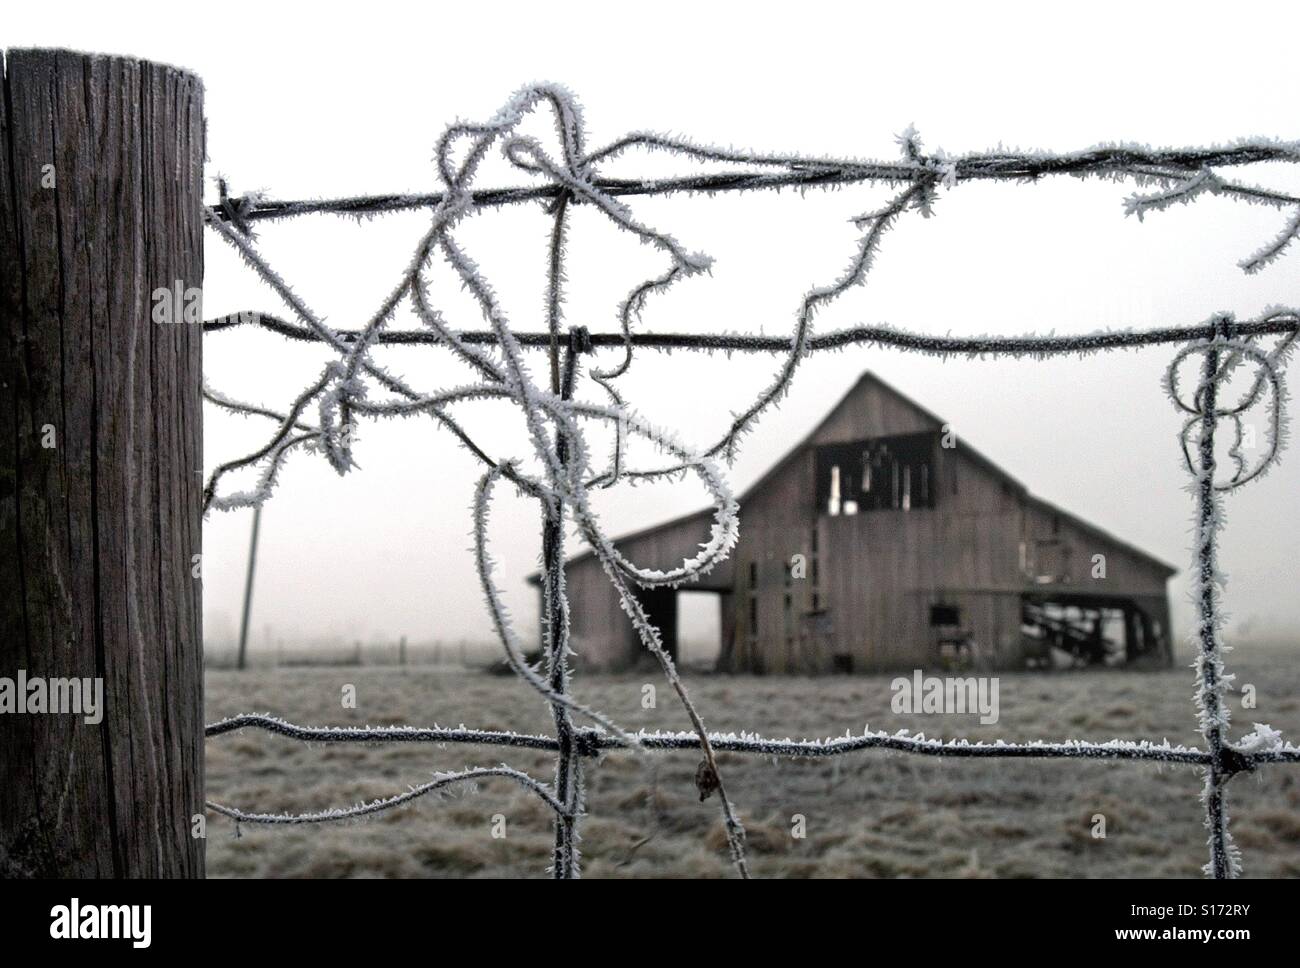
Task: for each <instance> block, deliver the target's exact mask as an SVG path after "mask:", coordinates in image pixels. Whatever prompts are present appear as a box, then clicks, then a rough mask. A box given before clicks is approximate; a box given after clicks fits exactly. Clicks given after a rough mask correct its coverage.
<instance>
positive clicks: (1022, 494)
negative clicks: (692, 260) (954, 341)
mask: <svg viewBox="0 0 1300 968" xmlns="http://www.w3.org/2000/svg"><path fill="white" fill-rule="evenodd" d="M868 385H874V386H877V387H879V388H880V389H882V390H884V391H885V392H886V393H888V394H890V395H891V396H893V397H894V398H895V399H896V400H899V401H900V402H902V403H904V404H906V405H907V406H909V407H911V408H912V409H913V410H915V411H916V412H917V413H919V414H920V415H921V416H922V417H923V418H924V419H926V420H928V421H930V422H931V423H933V424H934V427H935V429H936V430H937V429H939V428H941V427H942V426H943V425H944V420H943V418H942V417H939V416H938V415H937V414H935V413H933V412H931V411H930V410H927V409H926V408H925V407H923V406H921V404H919V403H917V402H916V401H915V400H913V399H912V398H911V397H909V396H907V395H906V394H904V393H902V392H901V391H899V390H897V389H895V388H894V387H893V386H891V385H890V384H888V383H886V382H885V381H884V380H882V379H880V377H878V376H876V375H875V374H874V373H872V372H871V371H870V370H863V371H862V375H861V376H859V377H858V378H857V380H855V381H854V383H853V386H851V387H849V389H848V390H847V391H845V393H844V395H843V396H841V397H840V399H839V400H838V401H837V402H836V404H835V406H833V407H831V408H830V410H828V411H826V415H825V416H824V417H822V419H821V420H819V421H818V422H817V423H816V425H814V427H813V429H812V430H811V431H809V432H808V433H807V434H806V435H805V436H804V437H803V439H802V440H800V441H799V442H798V443H797V444H795V445H794V446H793V447H791V448H790V450H789V451H787V452H786V454H785V456H784V457H782V458H781V459H780V460H778V461H777V462H776V463H774V464H773V465H772V466H771V467H769V468H768V469H767V471H766V472H764V473H763V474H762V475H761V476H760V477H759V478H758V479H757V480H756V481H754V483H753V484H751V485H749V487H747V488H745V490H744V492H743V493H742V494H741V495H740V497H739V498H738V499H737V500H738V501H739V503H740V504H741V506H742V507H743V505H744V504H745V502H746V501H747V500H748V499H749V498H750V497H751V496H753V495H754V494H757V493H758V492H759V491H760V490H761V489H762V488H763V487H764V486H765V485H766V484H767V482H768V481H770V480H771V479H772V478H774V477H775V476H776V475H777V474H778V473H780V472H781V471H782V470H783V469H784V468H785V467H786V465H788V464H789V463H791V462H792V461H794V460H797V459H798V457H799V455H800V454H802V453H803V451H804V450H805V449H806V448H807V447H809V446H811V445H812V443H813V441H815V440H816V439H817V438H818V436H819V435H820V434H821V432H822V430H823V428H825V426H826V425H827V423H829V422H830V420H831V419H832V418H833V417H834V416H835V414H836V412H838V411H839V409H840V408H841V407H842V406H844V404H845V403H847V402H848V401H849V400H850V399H852V398H853V396H854V395H855V394H857V393H858V392H859V391H860V390H861V389H862V388H863V387H864V386H868ZM961 452H962V455H963V456H964V457H965V458H966V459H968V460H970V461H972V462H973V463H974V464H976V465H977V466H979V467H980V468H981V469H982V470H984V471H986V472H987V473H988V474H989V475H990V476H992V477H994V478H996V479H997V480H998V481H1000V482H1001V483H1002V484H1003V485H1004V486H1005V487H1007V488H1008V489H1009V490H1010V491H1011V492H1012V493H1014V494H1015V495H1016V496H1017V497H1019V498H1020V499H1022V500H1023V501H1025V502H1026V503H1027V504H1030V505H1033V506H1034V507H1036V508H1038V509H1040V510H1042V511H1045V512H1047V513H1049V514H1055V515H1058V516H1060V517H1061V518H1062V519H1063V520H1065V521H1068V522H1069V523H1070V524H1071V525H1073V526H1074V527H1076V528H1078V529H1079V530H1081V531H1084V532H1086V533H1087V534H1089V535H1091V536H1092V537H1094V538H1096V539H1098V540H1099V541H1104V542H1106V543H1108V544H1111V545H1114V546H1115V547H1117V548H1121V549H1123V550H1124V551H1127V552H1128V553H1129V554H1132V555H1134V556H1135V557H1137V558H1139V559H1141V560H1142V561H1145V562H1147V563H1148V564H1150V565H1153V566H1155V567H1156V568H1158V569H1161V570H1163V571H1164V572H1165V577H1166V578H1167V577H1169V576H1171V575H1174V574H1177V572H1178V569H1177V568H1174V567H1173V566H1172V565H1169V564H1167V563H1166V562H1164V561H1161V560H1160V559H1159V558H1156V557H1155V556H1154V555H1150V554H1148V553H1147V552H1145V551H1143V550H1142V549H1141V548H1138V547H1137V546H1136V545H1132V544H1129V543H1128V542H1127V541H1123V540H1121V539H1120V538H1117V537H1115V536H1114V535H1113V534H1111V533H1109V532H1108V531H1106V530H1104V529H1102V528H1099V527H1097V526H1096V525H1095V524H1091V523H1090V522H1088V521H1085V520H1084V519H1083V518H1081V517H1079V516H1078V515H1076V514H1073V513H1071V512H1070V511H1067V510H1065V509H1064V508H1062V507H1059V506H1058V505H1055V504H1052V503H1051V502H1050V501H1046V500H1044V499H1043V498H1040V497H1037V496H1035V495H1033V494H1031V493H1030V492H1029V488H1027V487H1026V486H1025V485H1024V484H1022V483H1021V482H1020V481H1019V480H1017V479H1016V478H1015V477H1013V476H1011V475H1010V474H1008V473H1007V472H1006V471H1004V470H1003V469H1002V468H1001V467H999V466H998V465H997V464H995V463H993V461H991V460H990V459H989V458H987V457H985V456H984V455H983V454H981V453H980V452H979V451H977V450H975V448H973V447H971V446H970V445H969V444H967V443H965V442H964V441H963V443H962V450H961ZM712 514H713V508H712V507H707V508H701V509H700V510H699V511H693V512H691V513H690V514H683V515H680V516H678V517H675V518H672V519H670V520H668V521H663V522H660V523H659V524H655V525H650V526H649V527H645V528H641V529H639V530H637V531H631V532H628V533H627V534H624V535H620V536H619V537H617V538H615V539H614V542H615V543H618V542H621V541H630V540H635V539H637V538H644V537H646V536H647V535H651V534H654V533H655V532H657V531H662V530H667V529H668V528H672V527H676V526H678V525H681V524H685V523H687V522H688V521H692V520H694V519H695V518H702V517H709V516H712ZM593 554H594V552H592V551H591V550H587V551H584V552H582V553H581V554H578V555H574V556H573V557H572V558H569V559H567V560H566V562H565V563H566V564H570V565H571V564H576V563H577V562H580V561H584V560H586V559H587V558H590V557H591V556H592V555H593ZM539 580H540V579H539V573H538V572H534V573H533V574H531V575H529V576H528V581H529V582H530V583H532V584H537V583H538V582H539Z"/></svg>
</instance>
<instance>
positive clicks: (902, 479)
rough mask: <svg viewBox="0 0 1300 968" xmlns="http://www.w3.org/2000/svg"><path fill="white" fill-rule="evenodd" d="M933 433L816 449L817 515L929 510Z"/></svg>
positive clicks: (931, 496) (932, 498) (932, 482)
mask: <svg viewBox="0 0 1300 968" xmlns="http://www.w3.org/2000/svg"><path fill="white" fill-rule="evenodd" d="M937 444H938V434H934V433H920V434H896V435H893V436H889V437H872V438H867V439H864V440H857V441H854V442H852V443H848V444H825V445H823V446H821V447H818V448H817V450H816V481H817V487H816V489H815V493H816V501H817V512H818V513H819V514H827V515H830V516H832V517H838V516H840V515H853V514H859V513H861V512H865V511H914V510H918V509H921V508H927V509H928V508H933V507H934V497H935V495H934V492H935V487H934V482H935V469H934V457H935V448H936V446H937Z"/></svg>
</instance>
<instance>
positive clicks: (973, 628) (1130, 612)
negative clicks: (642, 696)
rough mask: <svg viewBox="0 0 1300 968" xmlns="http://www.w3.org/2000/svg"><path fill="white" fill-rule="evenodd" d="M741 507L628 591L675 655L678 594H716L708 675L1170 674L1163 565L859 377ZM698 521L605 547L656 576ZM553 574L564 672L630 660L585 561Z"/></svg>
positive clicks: (607, 587)
mask: <svg viewBox="0 0 1300 968" xmlns="http://www.w3.org/2000/svg"><path fill="white" fill-rule="evenodd" d="M739 500H740V509H741V510H740V540H739V542H738V544H737V546H736V548H735V550H734V551H733V553H732V555H731V557H730V558H729V559H728V560H727V561H726V562H724V563H722V564H720V565H719V566H718V567H717V568H715V569H714V570H713V571H712V572H711V573H710V574H708V575H706V576H704V577H703V578H702V579H701V580H700V581H699V582H696V583H691V584H690V585H689V586H684V587H683V589H682V590H677V589H652V590H641V591H639V592H638V594H639V596H640V598H641V601H642V603H643V604H644V605H645V607H646V609H647V611H648V613H649V615H650V616H651V618H652V620H653V621H654V623H655V624H656V625H657V626H658V627H659V629H660V630H661V632H662V633H663V637H664V644H665V647H666V648H667V649H668V651H669V652H670V653H672V654H673V655H674V656H676V654H677V651H678V640H679V629H678V596H679V595H680V594H681V591H683V590H688V589H689V590H690V591H693V592H694V591H705V592H710V593H712V594H714V595H716V597H717V607H718V609H719V610H720V621H719V622H718V626H719V628H720V630H721V642H720V643H719V646H718V652H717V656H718V658H717V667H718V669H719V670H720V671H732V672H753V673H809V674H818V673H832V672H844V673H848V672H875V671H886V670H902V669H916V668H973V669H988V670H1009V669H1024V668H1048V667H1060V666H1063V665H1065V666H1080V665H1120V664H1136V665H1149V666H1167V665H1169V664H1170V662H1171V661H1172V649H1171V643H1170V625H1169V599H1168V594H1167V590H1166V586H1167V583H1168V580H1169V578H1170V576H1172V575H1173V574H1174V573H1175V569H1173V568H1171V567H1170V566H1169V565H1167V564H1165V563H1163V562H1161V561H1159V560H1158V559H1156V558H1154V557H1152V556H1151V555H1149V554H1147V553H1145V552H1143V551H1141V550H1140V549H1138V548H1135V547H1134V546H1133V545H1130V544H1128V543H1126V542H1124V541H1122V540H1120V539H1119V538H1117V537H1115V536H1114V535H1111V534H1108V533H1106V532H1105V531H1103V530H1102V529H1101V528H1098V527H1096V526H1095V525H1093V524H1090V523H1089V522H1087V521H1084V520H1083V519H1081V518H1079V517H1077V516H1075V515H1073V514H1071V513H1069V512H1068V511H1066V510H1064V509H1062V508H1060V507H1057V506H1055V505H1053V504H1050V503H1048V502H1047V501H1044V500H1042V499H1041V498H1038V497H1035V496H1034V495H1032V494H1030V493H1029V491H1028V489H1027V488H1026V487H1025V486H1024V485H1023V484H1021V483H1020V482H1019V481H1017V480H1016V479H1014V478H1013V477H1011V476H1010V475H1009V474H1008V473H1006V472H1005V471H1003V470H1002V469H1001V468H999V467H997V466H996V465H995V464H993V463H992V462H991V461H990V460H989V459H988V458H986V457H984V456H983V455H981V454H980V453H979V452H978V451H976V450H975V449H974V448H972V447H971V446H969V445H968V444H967V443H966V442H965V440H962V439H959V438H957V437H956V436H955V435H954V434H953V433H952V432H951V430H950V428H949V427H948V426H947V425H946V424H945V423H944V421H943V420H942V419H941V418H939V417H937V416H935V415H934V414H933V413H930V412H929V411H928V410H926V409H925V408H923V407H922V406H920V405H919V404H917V403H916V402H914V401H912V400H910V399H908V398H907V397H906V396H904V395H903V394H902V393H900V392H898V391H897V390H895V389H894V388H893V387H891V386H889V385H888V384H886V383H885V382H884V381H882V380H881V379H879V378H878V377H876V376H875V375H873V374H872V373H869V372H868V373H864V374H863V375H862V376H861V377H860V378H859V379H858V380H857V382H856V383H855V384H854V385H853V387H852V388H851V389H850V390H849V391H848V393H847V394H845V396H844V397H843V399H841V400H840V402H839V403H838V404H837V405H836V406H835V407H834V408H833V409H832V410H831V411H830V413H829V414H827V416H826V417H825V419H823V420H822V421H821V422H820V423H819V424H818V425H817V426H816V428H815V429H814V430H813V431H812V433H810V434H809V435H808V436H807V437H806V438H805V439H804V440H803V441H802V442H801V443H800V444H798V445H797V446H796V447H794V448H793V449H792V450H791V451H790V452H789V453H788V454H786V456H785V457H784V458H782V459H781V460H780V461H779V462H777V464H776V465H775V466H773V467H772V468H771V469H770V470H769V471H768V472H767V473H766V474H764V475H763V476H762V477H761V478H760V479H759V480H758V481H757V482H756V483H755V484H754V485H753V486H752V487H750V488H749V489H748V490H747V491H746V492H745V493H744V494H743V495H742V496H741V497H740V499H739ZM711 520H712V509H711V508H706V509H704V510H701V511H699V512H696V513H694V514H689V515H686V516H684V517H681V518H677V519H675V520H672V521H668V522H666V523H664V524H660V525H657V526H655V527H651V528H647V529H645V530H642V531H638V532H635V533H633V534H629V535H626V536H624V537H623V538H621V539H617V540H616V543H617V544H618V546H619V548H620V549H621V550H622V552H623V553H624V554H625V555H626V556H627V557H628V558H630V559H631V560H632V561H635V562H637V563H638V564H639V565H642V566H648V567H666V566H669V565H672V564H677V563H680V562H681V560H682V559H683V558H685V557H689V556H691V555H693V554H695V553H696V552H697V551H698V548H699V543H700V542H701V541H702V540H704V539H705V537H706V536H707V534H708V528H709V524H710V523H711ZM565 569H566V570H565V574H566V578H567V584H568V593H569V599H570V608H571V622H572V625H571V629H572V633H571V634H572V642H571V644H572V647H573V649H574V651H575V652H576V653H577V654H578V657H579V660H578V661H579V662H581V663H582V665H583V666H584V667H586V668H590V669H603V670H609V671H616V670H623V669H627V668H630V667H632V666H634V665H635V664H636V663H637V662H638V661H639V659H640V658H641V657H643V656H644V649H643V648H642V646H641V645H640V643H639V641H638V639H637V636H636V633H635V630H634V629H633V628H632V626H631V623H630V622H629V621H628V619H627V617H626V616H625V615H624V614H623V613H622V611H621V610H620V607H619V602H618V598H617V595H616V593H615V591H614V589H613V587H612V586H611V584H610V582H609V580H608V579H607V577H606V576H605V574H604V572H603V571H602V569H601V566H600V563H599V562H598V561H597V560H596V558H595V556H594V555H593V554H592V553H591V552H590V551H588V552H587V553H585V554H582V555H578V556H577V557H574V558H572V559H570V560H569V561H568V562H567V563H566V566H565ZM530 581H532V582H533V583H534V584H539V582H538V576H537V575H533V576H531V578H530Z"/></svg>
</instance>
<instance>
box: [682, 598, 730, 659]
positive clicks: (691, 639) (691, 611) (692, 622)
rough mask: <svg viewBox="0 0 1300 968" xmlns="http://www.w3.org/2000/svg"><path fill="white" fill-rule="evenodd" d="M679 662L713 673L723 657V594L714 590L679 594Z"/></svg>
mask: <svg viewBox="0 0 1300 968" xmlns="http://www.w3.org/2000/svg"><path fill="white" fill-rule="evenodd" d="M677 621H678V630H677V650H678V657H677V662H678V664H679V665H681V666H682V668H684V669H692V670H695V671H698V672H712V671H713V670H715V669H717V667H718V660H719V659H720V658H721V657H722V596H721V595H719V594H718V593H717V592H711V591H698V590H693V591H685V590H683V591H680V592H678V593H677Z"/></svg>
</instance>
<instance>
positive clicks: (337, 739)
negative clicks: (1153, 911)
mask: <svg viewBox="0 0 1300 968" xmlns="http://www.w3.org/2000/svg"><path fill="white" fill-rule="evenodd" d="M241 729H258V730H262V731H264V732H267V733H274V734H276V735H277V736H284V737H287V738H289V739H295V740H300V741H302V742H306V743H430V744H433V745H444V744H466V745H471V746H510V747H515V748H518V749H529V750H546V751H552V752H553V751H555V750H558V749H559V740H557V739H556V738H555V737H554V736H546V735H542V734H538V733H516V732H511V731H508V730H484V729H470V728H469V727H466V726H452V727H446V726H300V725H298V724H296V723H291V722H288V721H287V720H285V719H281V718H280V717H278V716H272V715H270V714H269V713H268V714H256V713H242V714H240V715H238V716H230V717H228V718H226V719H221V720H218V721H217V722H215V723H210V724H209V725H208V727H207V736H208V737H210V738H211V737H215V736H223V735H225V734H226V733H232V732H236V731H237V730H241ZM577 735H578V736H579V744H578V745H579V747H580V749H581V751H582V755H583V756H587V757H595V756H598V755H599V754H600V753H602V752H606V751H611V750H625V749H628V748H629V741H627V740H625V739H623V738H622V737H619V736H614V735H610V734H607V733H603V732H601V731H600V730H599V729H581V730H578V731H577ZM631 742H632V743H634V744H635V745H636V746H637V747H639V748H641V749H646V750H659V751H674V750H694V749H699V746H700V738H699V736H698V735H696V734H695V733H693V732H681V731H676V732H673V731H664V730H648V729H641V730H637V731H636V732H635V733H633V734H632V735H631ZM709 742H710V743H711V744H712V745H713V748H714V749H715V750H716V751H718V752H720V753H753V754H757V755H761V756H778V757H791V758H803V757H810V758H813V759H816V758H820V757H827V756H842V755H845V754H848V753H859V752H862V751H864V750H875V749H882V750H892V751H894V752H898V753H918V754H922V755H927V756H954V757H959V758H960V757H968V758H976V759H983V758H988V759H999V758H1003V759H1099V760H1139V761H1147V762H1157V763H1184V764H1192V765H1202V766H1203V765H1206V764H1208V763H1209V762H1210V761H1211V759H1212V757H1211V755H1210V754H1209V753H1206V752H1204V751H1202V750H1199V749H1197V748H1196V747H1194V746H1182V745H1173V744H1171V743H1170V742H1169V741H1168V740H1161V741H1160V742H1158V743H1157V742H1155V741H1153V740H1128V739H1113V740H1108V741H1106V742H1104V743H1096V742H1089V741H1087V740H1061V741H1055V742H1053V741H1048V740H1030V741H1028V742H1023V743H1015V742H1007V741H1006V740H1000V739H999V740H993V741H992V742H984V741H983V740H975V741H972V740H966V739H937V738H927V737H926V736H925V734H924V733H917V734H912V732H911V731H910V730H908V729H902V730H897V731H895V732H893V733H889V732H885V731H884V730H871V729H865V730H864V731H863V732H862V733H860V734H852V733H846V734H845V735H844V736H832V737H826V738H823V739H799V740H796V739H789V738H786V739H771V738H766V737H763V736H760V735H759V734H757V733H743V732H742V733H734V732H733V733H718V732H711V733H709ZM1235 745H1236V747H1237V749H1238V751H1239V752H1240V753H1241V755H1242V756H1243V757H1244V758H1246V759H1248V760H1250V761H1252V762H1254V763H1300V747H1297V746H1294V745H1292V744H1291V743H1289V742H1286V741H1284V740H1283V739H1282V735H1281V733H1280V732H1279V731H1278V730H1275V729H1273V728H1272V727H1270V726H1268V725H1267V724H1265V723H1256V724H1255V729H1254V730H1253V731H1252V732H1251V733H1248V734H1246V736H1244V737H1242V739H1241V740H1240V741H1239V742H1238V743H1237V744H1235Z"/></svg>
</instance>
